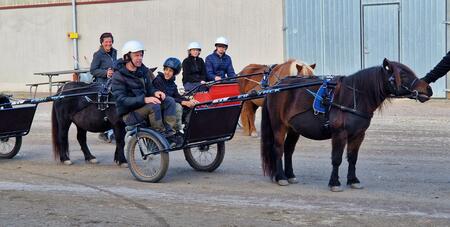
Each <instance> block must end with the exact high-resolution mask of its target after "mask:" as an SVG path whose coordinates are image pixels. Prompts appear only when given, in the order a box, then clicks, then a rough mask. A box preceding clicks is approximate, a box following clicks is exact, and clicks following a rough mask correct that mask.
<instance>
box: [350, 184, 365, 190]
mask: <svg viewBox="0 0 450 227" xmlns="http://www.w3.org/2000/svg"><path fill="white" fill-rule="evenodd" d="M350 188H351V189H363V188H364V186H362V185H361V184H360V183H354V184H350Z"/></svg>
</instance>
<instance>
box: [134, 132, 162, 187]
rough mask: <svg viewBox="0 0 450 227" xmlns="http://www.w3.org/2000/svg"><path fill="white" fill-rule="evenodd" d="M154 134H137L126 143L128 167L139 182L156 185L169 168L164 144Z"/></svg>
mask: <svg viewBox="0 0 450 227" xmlns="http://www.w3.org/2000/svg"><path fill="white" fill-rule="evenodd" d="M155 134H156V132H155V133H153V134H152V133H148V132H139V133H138V134H137V136H132V137H131V138H130V140H129V142H128V143H127V149H126V151H127V160H128V164H129V165H128V166H129V168H130V170H131V173H132V174H133V176H134V177H136V179H138V180H139V181H145V182H151V183H156V182H158V181H160V180H161V179H162V178H163V177H164V176H165V175H166V172H167V169H168V167H169V154H168V153H167V152H160V151H161V150H164V148H165V147H164V145H163V144H164V143H163V141H161V139H160V137H158V136H156V135H155Z"/></svg>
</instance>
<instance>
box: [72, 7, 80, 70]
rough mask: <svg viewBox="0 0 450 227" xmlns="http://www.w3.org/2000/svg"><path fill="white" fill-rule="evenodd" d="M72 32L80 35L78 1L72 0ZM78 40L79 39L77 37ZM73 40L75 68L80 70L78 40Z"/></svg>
mask: <svg viewBox="0 0 450 227" xmlns="http://www.w3.org/2000/svg"><path fill="white" fill-rule="evenodd" d="M72 29H73V30H72V32H73V33H75V34H78V31H77V6H76V0H72ZM77 38H78V37H77ZM77 38H75V39H72V40H73V58H74V62H73V68H74V69H79V65H78V39H77Z"/></svg>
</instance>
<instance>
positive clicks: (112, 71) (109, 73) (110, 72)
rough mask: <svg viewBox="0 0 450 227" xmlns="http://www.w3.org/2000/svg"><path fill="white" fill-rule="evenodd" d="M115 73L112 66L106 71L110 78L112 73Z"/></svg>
mask: <svg viewBox="0 0 450 227" xmlns="http://www.w3.org/2000/svg"><path fill="white" fill-rule="evenodd" d="M113 73H114V70H112V69H111V68H109V69H108V70H107V71H106V76H107V77H108V78H111V77H112V75H113Z"/></svg>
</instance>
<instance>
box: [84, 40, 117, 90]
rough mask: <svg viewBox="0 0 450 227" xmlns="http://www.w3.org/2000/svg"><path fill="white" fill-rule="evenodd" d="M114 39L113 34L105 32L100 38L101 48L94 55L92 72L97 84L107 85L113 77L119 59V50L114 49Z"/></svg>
mask: <svg viewBox="0 0 450 227" xmlns="http://www.w3.org/2000/svg"><path fill="white" fill-rule="evenodd" d="M113 43H114V38H113V36H112V34H111V33H109V32H105V33H103V34H102V35H101V36H100V44H101V46H100V48H99V49H98V51H97V52H95V53H94V56H93V58H92V63H91V68H90V72H91V74H92V76H94V78H95V80H94V81H95V82H99V83H106V81H107V80H108V78H111V76H112V75H113V63H114V61H116V59H117V50H116V49H114V48H113V47H112V44H113Z"/></svg>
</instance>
